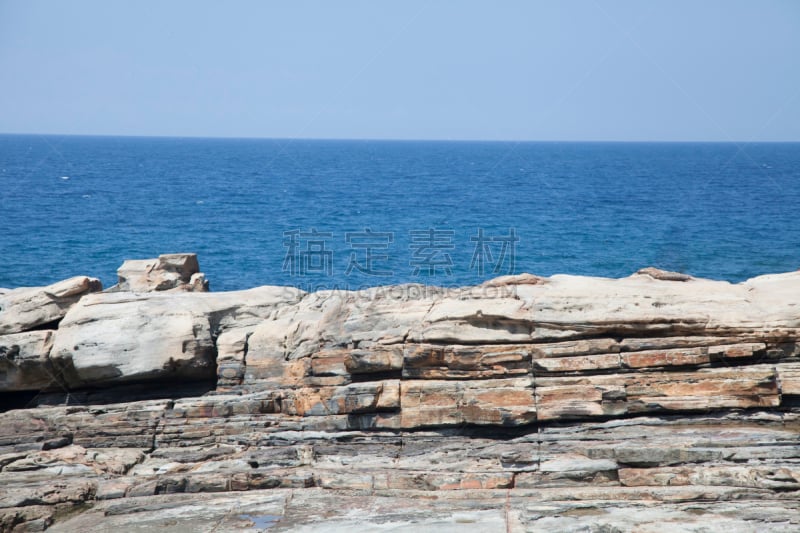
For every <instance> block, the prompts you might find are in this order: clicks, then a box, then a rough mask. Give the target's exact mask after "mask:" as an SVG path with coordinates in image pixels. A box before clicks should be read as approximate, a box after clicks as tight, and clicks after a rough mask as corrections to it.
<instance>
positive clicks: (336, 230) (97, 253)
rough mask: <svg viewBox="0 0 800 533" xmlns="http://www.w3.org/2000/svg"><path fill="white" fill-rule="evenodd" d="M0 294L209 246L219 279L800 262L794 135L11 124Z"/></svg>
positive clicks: (379, 277)
mask: <svg viewBox="0 0 800 533" xmlns="http://www.w3.org/2000/svg"><path fill="white" fill-rule="evenodd" d="M0 180H1V183H2V187H1V188H0V208H2V215H0V287H16V286H24V285H41V284H47V283H50V282H53V281H56V280H59V279H63V278H65V277H69V276H72V275H76V274H87V275H92V276H96V277H99V278H101V279H102V280H103V282H104V284H105V285H106V286H108V285H111V284H113V283H114V282H115V272H116V268H117V267H118V266H119V265H120V264H121V263H122V261H123V260H124V259H126V258H147V257H154V256H156V255H158V254H161V253H169V252H183V251H192V252H197V253H198V254H199V258H200V265H201V267H202V269H203V271H204V272H205V273H206V275H207V276H208V278H209V279H210V280H211V286H212V290H231V289H242V288H248V287H252V286H257V285H264V284H282V285H284V284H286V285H294V286H299V287H302V288H305V289H313V288H322V287H325V288H332V287H350V288H356V287H362V286H368V285H369V286H372V285H384V284H389V283H400V282H411V281H416V282H424V283H429V284H437V285H445V286H455V285H463V284H472V283H477V282H480V281H482V280H485V279H488V278H491V277H494V276H496V275H501V274H505V273H509V272H512V271H513V272H532V273H536V274H541V275H550V274H554V273H572V274H590V275H600V276H614V277H618V276H626V275H629V274H631V273H632V272H634V271H636V270H637V269H639V268H642V267H645V266H650V265H654V266H658V267H660V268H664V269H668V270H677V271H681V272H687V273H690V274H693V275H696V276H703V277H711V278H718V279H726V280H730V281H740V280H743V279H746V278H748V277H751V276H755V275H759V274H764V273H769V272H780V271H787V270H794V269H797V268H798V267H800V216H798V206H799V205H800V144H797V143H780V144H747V145H743V146H737V145H735V144H724V143H723V144H717V143H685V144H684V143H556V142H548V143H536V142H530V143H514V142H421V141H420V142H416V141H322V140H319V141H312V140H249V139H179V138H124V137H71V136H22V135H0Z"/></svg>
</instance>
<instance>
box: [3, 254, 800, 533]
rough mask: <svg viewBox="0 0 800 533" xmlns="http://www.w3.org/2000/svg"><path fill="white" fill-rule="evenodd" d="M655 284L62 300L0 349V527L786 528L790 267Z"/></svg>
mask: <svg viewBox="0 0 800 533" xmlns="http://www.w3.org/2000/svg"><path fill="white" fill-rule="evenodd" d="M181 257H182V259H181V258H178V259H175V261H176V262H178V263H179V264H184V265H187V264H189V263H188V262H187V261H186V257H184V256H181ZM181 261H183V263H180V262H181ZM165 262H166V260H165ZM126 264H127V263H126ZM135 266H136V265H135V264H128V267H129V268H128V270H130V271H136V268H133V267H135ZM137 268H139V267H137ZM169 268H173V267H169ZM180 268H181V267H180V266H175V267H174V268H173V270H168V269H166V267H165V269H166V270H164V271H165V272H173V271H174V272H177V271H179V270H180ZM191 270H192V268H189V269H188V271H191ZM139 271H141V269H139ZM188 271H187V272H188ZM184 274H185V273H184ZM673 274H674V273H664V272H661V271H655V270H650V269H648V270H646V271H642V272H640V273H638V274H636V275H633V276H631V277H629V278H624V279H619V280H610V279H602V278H584V277H576V276H553V277H550V278H539V277H536V276H530V275H522V276H511V277H505V278H499V279H497V280H493V281H490V282H487V283H485V284H483V285H480V286H477V287H465V288H461V289H453V290H444V289H436V288H428V287H423V286H419V285H404V286H400V287H381V288H375V289H370V290H367V291H358V292H346V291H345V292H342V291H322V292H317V293H312V294H306V293H304V292H302V291H298V290H295V289H288V288H280V287H263V288H259V289H253V290H250V291H238V292H232V293H219V294H211V293H202V292H192V291H189V290H186V289H185V288H178V289H175V290H172V292H170V290H171V289H167V290H159V291H155V292H154V291H151V290H150V289H153V288H154V287H153V286H149V288H148V289H147V291H149V292H132V291H122V290H120V288H119V287H117V288H116V289H115V292H109V293H102V294H90V295H86V296H84V297H82V298H81V299H80V301H79V302H77V303H76V304H74V305H73V306H72V308H71V309H69V311H68V312H67V313H66V316H65V317H64V318H63V320H61V322H60V324H59V327H58V329H57V330H54V331H52V332H51V331H48V330H37V331H29V332H25V333H19V332H17V333H11V334H5V335H2V336H0V351H2V353H4V354H5V355H4V356H3V357H0V365H3V366H0V376H1V377H0V380H4V381H0V383H3V384H4V385H3V386H4V387H5V388H4V389H0V401H4V400H6V399H8V400H9V403H7V404H2V405H3V407H4V409H3V410H0V531H6V530H9V531H13V530H26V529H27V530H37V529H38V530H44V529H49V530H53V531H84V530H104V529H105V530H110V529H119V530H127V529H131V528H139V529H141V530H143V531H144V530H150V529H153V528H158V529H162V530H165V531H170V530H174V531H186V530H192V531H194V530H214V531H235V530H240V529H241V528H247V527H249V528H256V529H269V530H270V531H273V530H274V531H284V530H292V531H296V530H300V531H302V530H304V529H305V530H314V529H319V528H320V527H323V528H325V529H326V530H333V531H336V530H337V529H338V530H352V529H353V528H360V529H363V528H365V527H366V528H374V529H391V528H395V529H402V528H406V529H411V528H413V529H426V528H427V529H431V528H435V529H441V530H443V531H447V530H453V531H464V530H470V529H474V530H476V531H485V530H496V529H500V530H506V531H526V530H553V531H560V530H587V531H601V530H602V531H628V530H635V531H663V530H670V528H672V530H686V529H689V530H692V529H694V530H698V531H700V530H702V531H715V530H718V531H739V530H744V531H747V530H752V531H760V530H770V531H772V530H777V531H779V530H785V531H796V530H797V529H798V528H799V527H800V504H798V500H797V494H798V493H800V470H798V464H800V411H798V396H800V370H798V368H800V367H798V365H800V363H799V362H798V361H800V348H798V346H799V343H798V336H799V334H800V328H798V326H799V325H800V311H798V309H797V301H798V299H800V275H798V274H797V273H790V274H782V275H774V276H762V277H759V278H754V279H752V280H748V281H747V282H744V283H741V284H736V285H732V284H729V283H724V282H714V281H709V280H702V279H695V278H690V279H684V278H683V276H676V275H673ZM182 276H183V277H182V278H181V281H180V283H192V281H191V279H192V277H191V275H189V277H188V281H186V280H185V279H184V278H186V276H185V275H182ZM134 277H135V276H133V275H131V276H130V277H129V278H126V279H130V280H133V279H134ZM140 279H141V278H140ZM154 280H155V278H152V277H151V278H148V280H145V281H143V283H145V282H146V283H151V282H154ZM195 281H197V279H195ZM170 283H171V282H170ZM156 286H158V284H156ZM162 288H164V287H162ZM12 292H13V291H12ZM6 296H7V295H2V296H0V298H4V297H6ZM48 305H49V304H48ZM35 327H36V326H35ZM51 343H52V348H50V344H51ZM215 367H216V371H215ZM51 368H52V369H53V370H54V371H55V372H56V376H57V378H58V380H57V381H58V384H59V387H58V389H56V388H54V389H51V390H49V391H44V392H42V389H43V388H45V387H49V386H50V385H44V383H45V381H46V380H45V379H44V378H43V375H44V374H43V372H44V369H51ZM3 372H5V373H3ZM215 372H216V376H215ZM198 379H202V380H207V381H203V383H207V384H208V385H207V386H211V383H212V382H213V380H214V379H216V388H215V389H214V390H213V391H208V388H205V389H202V391H201V392H196V391H195V392H191V391H192V390H195V389H189V388H187V389H182V388H181V387H184V386H188V385H191V384H192V383H194V380H198ZM144 386H149V387H150V389H147V390H149V391H150V392H147V394H156V396H146V395H145V392H144V391H145V389H141V390H140V387H144ZM25 387H29V388H28V389H25ZM64 388H66V389H67V390H66V391H65V392H64ZM153 389H156V391H155V393H154V392H153ZM157 389H162V390H160V391H159V390H157ZM11 390H14V391H24V390H29V391H32V392H30V393H22V396H20V397H21V398H22V400H24V401H17V399H16V398H17V396H15V394H20V393H18V392H15V393H13V394H12V393H10V392H7V391H11ZM207 391H208V392H207ZM3 392H6V395H5V396H3V395H2V393H3ZM203 393H204V394H203ZM137 394H140V395H141V396H140V397H139V396H136V395H137ZM201 394H202V395H201ZM123 398H125V399H129V400H130V401H122V400H123ZM148 398H158V399H148ZM15 402H16V403H15ZM15 405H17V406H21V405H26V406H32V407H30V408H25V409H11V408H10V407H13V406H15ZM234 493H235V497H234ZM126 528H127V529H126Z"/></svg>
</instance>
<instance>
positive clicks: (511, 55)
mask: <svg viewBox="0 0 800 533" xmlns="http://www.w3.org/2000/svg"><path fill="white" fill-rule="evenodd" d="M798 58H800V2H796V1H792V0H784V1H759V2H756V1H748V2H743V1H731V0H728V1H721V0H716V1H715V0H709V1H704V2H692V1H651V2H639V1H634V2H624V1H614V2H611V1H603V0H597V1H565V2H556V1H551V2H537V1H531V0H525V1H505V2H490V1H488V0H486V1H482V2H476V1H460V2H455V1H443V0H439V1H427V2H422V1H415V0H405V1H402V2H400V1H394V2H388V1H384V2H375V1H359V2H354V1H350V0H341V1H336V2H332V1H330V0H328V1H309V0H294V1H291V2H278V1H236V2H225V3H223V2H213V1H205V0H192V1H177V0H174V1H170V2H155V1H141V2H133V1H130V2H108V1H107V0H103V1H94V0H71V1H70V2H63V1H57V0H52V1H41V0H0V132H6V133H74V134H112V135H168V136H213V137H284V138H286V137H291V138H377V139H487V140H632V141H647V140H667V141H678V140H690V141H691V140H697V141H737V142H742V141H774V140H778V141H785V140H790V141H798V140H800V60H799V59H798Z"/></svg>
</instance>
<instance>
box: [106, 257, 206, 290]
mask: <svg viewBox="0 0 800 533" xmlns="http://www.w3.org/2000/svg"><path fill="white" fill-rule="evenodd" d="M117 276H118V277H119V281H118V282H117V285H115V286H114V287H112V288H111V289H110V290H113V291H130V292H137V293H138V292H153V291H170V290H181V291H195V292H207V291H208V281H206V279H205V276H204V275H203V274H202V273H201V272H200V265H199V263H198V262H197V254H164V255H160V256H158V258H157V259H128V260H127V261H125V262H124V263H123V264H122V266H121V267H119V269H117Z"/></svg>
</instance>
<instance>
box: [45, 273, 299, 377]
mask: <svg viewBox="0 0 800 533" xmlns="http://www.w3.org/2000/svg"><path fill="white" fill-rule="evenodd" d="M298 297H299V291H296V290H292V289H285V288H280V287H263V288H260V289H251V290H249V291H239V292H231V293H219V294H212V293H180V294H167V293H147V294H133V293H126V292H116V293H102V294H94V295H91V296H89V297H87V298H86V299H84V300H82V301H81V302H80V303H79V304H78V305H77V306H75V307H74V308H72V309H71V310H70V313H68V315H67V317H66V318H65V319H64V320H63V321H62V323H61V324H60V327H59V330H58V333H57V335H56V339H55V342H54V345H53V349H52V351H51V359H52V360H53V361H54V363H56V364H57V365H59V366H61V367H62V368H64V369H65V371H64V375H65V376H66V378H67V382H68V383H69V384H70V385H71V386H81V385H83V386H85V385H87V384H94V383H110V382H124V381H132V380H147V379H151V380H152V379H166V378H174V379H189V380H191V379H202V378H212V377H214V375H215V357H216V345H215V343H214V337H216V336H217V335H218V334H220V332H222V333H224V332H225V330H227V329H228V328H232V327H234V326H239V327H247V326H248V324H250V325H253V326H254V325H255V323H257V322H258V321H259V320H261V319H264V318H267V317H269V316H270V315H271V314H272V313H273V312H275V311H276V309H277V308H278V307H280V306H282V305H286V304H288V303H293V302H295V301H296V300H297V299H298Z"/></svg>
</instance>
